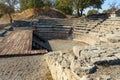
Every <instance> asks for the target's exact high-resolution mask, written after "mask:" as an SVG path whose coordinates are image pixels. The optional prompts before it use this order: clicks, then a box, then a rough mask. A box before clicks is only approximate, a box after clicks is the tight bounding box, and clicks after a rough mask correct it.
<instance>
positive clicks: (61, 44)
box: [49, 39, 88, 51]
mask: <svg viewBox="0 0 120 80" xmlns="http://www.w3.org/2000/svg"><path fill="white" fill-rule="evenodd" d="M49 44H50V46H51V48H52V50H53V51H71V50H72V48H73V46H85V45H88V44H86V43H84V42H79V41H73V40H61V39H56V40H49Z"/></svg>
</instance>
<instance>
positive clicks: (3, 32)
mask: <svg viewBox="0 0 120 80" xmlns="http://www.w3.org/2000/svg"><path fill="white" fill-rule="evenodd" d="M12 31H13V29H12V27H11V26H7V27H5V28H3V29H1V30H0V41H2V40H3V38H4V37H5V36H7V35H9V34H10V33H11V32H12Z"/></svg>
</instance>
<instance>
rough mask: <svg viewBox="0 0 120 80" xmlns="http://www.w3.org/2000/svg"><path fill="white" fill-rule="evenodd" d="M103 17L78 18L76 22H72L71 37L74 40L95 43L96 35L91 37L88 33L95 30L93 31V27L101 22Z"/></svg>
mask: <svg viewBox="0 0 120 80" xmlns="http://www.w3.org/2000/svg"><path fill="white" fill-rule="evenodd" d="M102 21H103V19H98V20H95V19H94V20H90V19H86V20H83V21H81V20H78V21H77V23H76V24H74V32H73V37H74V40H78V41H83V42H86V43H89V44H94V43H96V38H97V37H95V38H94V37H92V35H90V34H89V33H90V32H95V31H93V30H94V28H97V26H98V25H99V24H100V23H102ZM94 39H95V40H94Z"/></svg>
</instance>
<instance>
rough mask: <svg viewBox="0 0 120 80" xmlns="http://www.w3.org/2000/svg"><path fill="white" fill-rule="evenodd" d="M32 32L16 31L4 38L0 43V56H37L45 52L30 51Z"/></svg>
mask: <svg viewBox="0 0 120 80" xmlns="http://www.w3.org/2000/svg"><path fill="white" fill-rule="evenodd" d="M32 38H33V31H32V30H17V31H14V32H12V33H11V34H10V35H8V36H6V37H5V38H4V39H3V40H2V41H1V42H0V43H2V46H1V47H0V55H15V54H17V55H19V54H39V53H45V52H47V51H46V50H32Z"/></svg>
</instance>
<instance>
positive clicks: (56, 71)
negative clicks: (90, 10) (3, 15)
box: [0, 16, 120, 80]
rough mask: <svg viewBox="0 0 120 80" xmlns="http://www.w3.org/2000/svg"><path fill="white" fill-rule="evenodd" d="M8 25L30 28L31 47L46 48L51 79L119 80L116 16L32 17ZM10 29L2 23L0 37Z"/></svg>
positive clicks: (118, 21) (119, 25)
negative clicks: (31, 32)
mask: <svg viewBox="0 0 120 80" xmlns="http://www.w3.org/2000/svg"><path fill="white" fill-rule="evenodd" d="M12 28H13V30H19V29H21V30H34V33H33V44H32V47H33V49H46V50H47V51H48V53H46V54H44V57H45V61H46V63H47V66H48V68H49V70H50V73H51V75H52V78H53V80H120V18H117V17H116V18H107V17H106V16H102V17H101V16H100V17H92V18H84V17H83V18H72V19H55V18H53V19H34V20H32V21H31V20H24V21H14V24H13V25H12ZM11 32H12V30H11V26H8V27H6V29H4V30H3V31H1V34H0V35H1V37H0V39H1V40H2V39H3V37H2V36H3V35H4V36H6V35H9V33H11ZM16 80H17V79H16ZM26 80H27V79H26ZM28 80H31V79H28ZM33 80H35V79H33ZM38 80H39V79H38ZM40 80H43V79H40ZM46 80H49V79H46Z"/></svg>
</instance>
